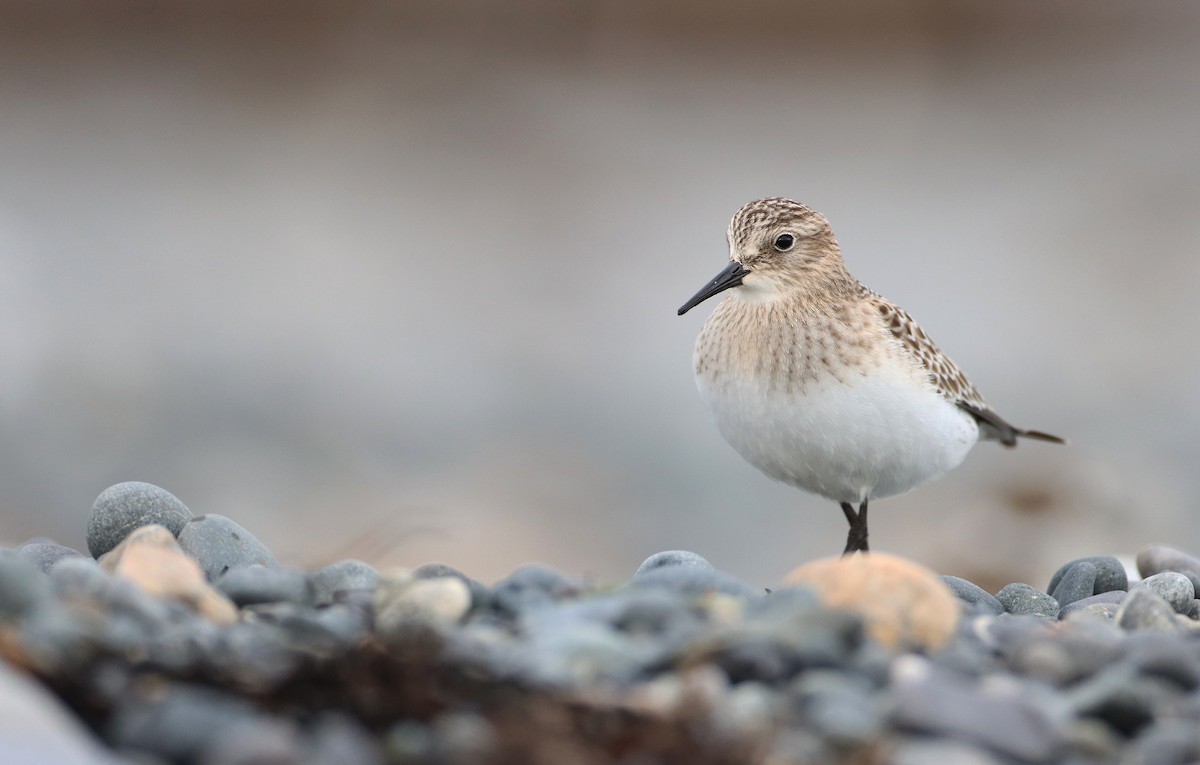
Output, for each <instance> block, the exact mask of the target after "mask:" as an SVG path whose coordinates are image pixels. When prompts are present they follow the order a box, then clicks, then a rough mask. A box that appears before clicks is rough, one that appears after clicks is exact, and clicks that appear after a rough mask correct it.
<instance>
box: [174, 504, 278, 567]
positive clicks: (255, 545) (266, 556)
mask: <svg viewBox="0 0 1200 765" xmlns="http://www.w3.org/2000/svg"><path fill="white" fill-rule="evenodd" d="M176 536H178V537H179V546H180V547H181V548H183V551H184V552H185V553H187V554H188V555H190V556H191V557H193V558H195V559H196V561H197V562H199V564H200V568H202V569H203V570H204V576H205V577H206V578H207V579H208V581H210V582H212V581H215V580H216V579H218V578H220V577H221V576H222V575H223V574H224V573H225V572H226V571H228V570H230V569H232V568H235V567H237V566H251V565H254V564H258V565H260V566H270V567H272V568H276V567H278V566H279V561H277V560H275V556H274V555H272V554H271V551H270V550H268V549H267V547H266V545H264V544H263V543H262V542H260V541H258V539H257V538H255V536H254V535H253V534H251V533H250V532H249V531H246V530H245V529H244V528H242V527H241V526H239V525H238V524H237V523H235V522H234V521H232V520H230V519H229V518H226V517H225V516H223V515H217V514H216V513H209V514H207V515H198V516H196V517H195V518H192V519H191V520H190V521H188V522H187V523H186V524H185V525H184V527H183V529H182V530H181V531H179V532H178V533H177V534H176Z"/></svg>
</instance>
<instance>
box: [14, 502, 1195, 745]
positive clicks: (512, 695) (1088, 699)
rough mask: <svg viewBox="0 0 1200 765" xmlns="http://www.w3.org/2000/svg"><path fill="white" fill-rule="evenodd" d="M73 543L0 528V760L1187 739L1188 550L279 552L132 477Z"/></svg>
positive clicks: (99, 505)
mask: <svg viewBox="0 0 1200 765" xmlns="http://www.w3.org/2000/svg"><path fill="white" fill-rule="evenodd" d="M87 546H88V553H89V554H86V555H85V554H83V553H81V552H78V551H76V550H72V549H70V548H66V547H63V546H61V545H58V544H55V543H53V542H50V541H46V540H39V541H33V542H29V543H26V544H24V545H22V546H20V547H19V548H17V549H14V550H3V551H0V761H2V762H4V763H21V764H22V765H42V764H43V763H46V764H49V763H55V764H56V765H59V764H62V763H67V764H73V763H81V764H85V765H91V764H92V763H97V764H100V763H138V764H139V765H158V764H160V763H181V764H183V765H286V764H289V763H297V764H299V765H326V764H334V763H337V764H340V763H345V764H346V765H407V764H409V763H411V764H413V765H433V764H435V763H463V764H466V763H484V764H491V763H497V764H502V763H503V764H507V763H530V764H535V765H542V764H544V765H560V764H561V765H574V764H576V763H578V764H580V765H609V764H612V765H617V764H620V765H652V764H654V763H694V764H696V765H704V764H706V763H713V764H716V763H727V764H729V765H734V764H739V763H765V764H769V765H792V764H796V765H820V764H821V763H861V764H863V765H866V764H869V763H881V764H882V763H895V764H897V765H1003V764H1006V763H1066V764H1068V765H1084V764H1088V763H1095V764H1100V763H1122V764H1123V763H1145V764H1147V765H1176V764H1178V765H1183V764H1184V763H1194V762H1197V761H1200V621H1197V618H1198V616H1200V601H1197V599H1196V592H1197V587H1198V586H1200V559H1198V558H1196V557H1193V556H1192V555H1190V554H1188V553H1186V552H1183V551H1180V550H1176V549H1173V548H1170V547H1165V546H1156V547H1149V548H1146V549H1144V550H1142V551H1141V552H1140V553H1139V554H1138V555H1137V562H1136V569H1137V570H1136V572H1131V571H1127V568H1126V566H1125V565H1124V564H1123V563H1122V562H1121V561H1120V560H1119V559H1117V558H1115V557H1112V556H1109V555H1095V556H1091V557H1087V558H1080V559H1078V560H1074V561H1070V562H1068V563H1066V564H1064V565H1063V566H1062V568H1061V569H1059V571H1058V572H1057V573H1056V574H1055V575H1054V577H1053V578H1052V579H1051V580H1050V581H1049V582H1048V583H1046V585H1045V586H1044V587H1038V586H1033V585H1030V584H1025V583H1013V584H1009V585H1007V586H1005V587H1004V588H1003V589H1001V590H1000V591H999V592H997V593H996V594H995V595H992V594H990V593H988V592H986V591H984V590H982V589H980V588H979V587H976V586H975V585H973V584H972V583H970V582H968V581H965V580H963V579H958V578H955V577H944V576H937V575H936V574H934V573H932V572H929V571H927V570H925V569H924V568H923V567H921V566H919V565H917V564H915V563H913V562H911V561H906V560H903V559H900V558H896V557H894V556H889V555H885V554H879V553H870V554H867V555H856V556H852V557H850V558H846V559H841V560H838V559H830V560H825V561H815V562H812V563H810V564H806V565H804V566H801V567H800V568H799V569H797V570H796V571H795V572H793V573H792V574H791V575H790V576H789V577H788V579H787V580H786V581H785V582H783V583H781V585H780V586H779V587H778V588H772V590H770V591H763V590H758V589H755V588H752V587H750V586H748V585H746V584H745V583H743V582H741V581H739V580H738V579H737V578H735V577H733V576H730V575H729V574H727V573H724V572H721V571H718V570H716V569H714V568H713V567H712V566H711V565H710V564H709V563H708V562H707V561H705V560H704V559H703V558H701V557H700V556H698V555H696V554H694V553H689V552H684V551H668V552H663V553H659V554H657V555H655V556H652V557H651V558H650V559H648V560H647V561H646V562H645V563H644V564H643V565H642V566H641V567H640V568H639V569H638V570H637V571H636V572H634V573H633V574H632V576H631V578H630V579H629V581H627V582H623V583H619V584H616V585H614V586H607V587H597V586H592V585H586V584H584V583H582V582H580V581H577V580H575V579H573V578H571V577H570V576H567V575H565V574H563V573H561V572H558V571H555V570H552V569H550V568H547V567H544V566H539V565H528V566H523V567H521V568H519V569H517V570H516V571H514V572H512V574H510V575H509V576H508V577H506V578H504V579H502V580H500V581H498V582H495V583H493V584H491V585H486V584H484V583H481V582H479V581H476V580H475V579H473V578H471V577H470V576H469V575H468V574H466V573H463V572H460V571H458V570H456V569H454V568H452V567H450V566H447V565H442V564H429V565H424V566H421V567H419V568H416V569H413V570H386V571H376V570H375V569H374V568H372V567H371V566H369V565H367V564H366V563H363V562H360V561H355V560H346V561H341V562H339V563H335V564H333V565H330V566H326V567H325V568H321V569H318V570H315V571H303V570H300V569H296V568H290V567H287V566H281V565H280V564H279V563H278V561H276V559H275V557H274V556H273V555H272V554H271V552H270V551H269V550H268V549H267V548H266V547H265V546H263V545H262V544H261V543H260V542H258V541H257V540H256V539H255V537H254V536H253V534H251V533H250V532H249V531H247V530H246V529H243V528H242V527H241V526H239V525H238V524H237V523H236V522H234V521H233V520H230V519H228V518H224V517H222V516H218V515H212V514H209V515H199V516H196V515H193V513H192V512H191V511H190V510H189V509H188V508H187V507H186V506H184V504H183V503H182V502H180V501H179V500H178V499H176V498H175V497H174V496H172V495H171V494H170V493H168V492H167V491H164V490H163V489H160V488H158V487H155V486H152V485H149V484H144V483H124V484H118V485H116V486H113V487H111V488H109V489H107V490H105V491H104V492H103V493H102V494H101V495H100V496H99V497H98V498H97V500H96V503H95V505H94V507H93V509H92V513H91V516H90V518H89V522H88V530H87Z"/></svg>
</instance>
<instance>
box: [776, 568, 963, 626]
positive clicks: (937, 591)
mask: <svg viewBox="0 0 1200 765" xmlns="http://www.w3.org/2000/svg"><path fill="white" fill-rule="evenodd" d="M785 583H786V584H788V585H790V586H805V587H810V588H812V589H813V590H815V591H816V593H817V595H818V596H819V597H820V598H821V600H822V602H823V603H825V604H826V605H828V606H831V607H833V608H844V609H848V610H850V611H853V612H855V613H858V614H860V615H861V616H862V617H863V619H864V620H865V623H866V627H867V630H868V631H869V632H870V633H871V634H872V635H873V636H874V637H875V639H876V640H879V641H880V642H881V643H883V644H884V645H887V646H918V647H922V648H927V649H932V648H938V647H940V646H941V645H943V644H944V643H945V642H946V641H947V640H949V639H950V636H951V635H952V634H953V633H954V628H955V626H956V625H957V623H958V617H959V606H958V599H957V598H956V597H955V596H954V594H953V593H952V592H951V591H950V588H949V587H947V586H946V584H945V582H943V581H942V580H941V578H940V577H938V576H937V575H936V574H934V573H933V572H931V571H929V570H928V569H926V568H924V567H923V566H920V565H918V564H916V563H913V562H912V561H908V560H905V559H903V558H900V557H897V556H895V555H888V554H886V553H867V554H864V555H848V556H843V557H840V558H823V559H821V560H817V561H813V562H812V563H807V564H805V565H803V566H801V567H800V568H797V569H795V570H794V571H792V573H790V574H788V576H787V578H786V579H785Z"/></svg>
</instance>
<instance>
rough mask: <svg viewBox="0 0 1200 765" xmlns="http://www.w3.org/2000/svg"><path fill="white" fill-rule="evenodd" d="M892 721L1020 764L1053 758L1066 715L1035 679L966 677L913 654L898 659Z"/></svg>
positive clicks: (1060, 738) (893, 693)
mask: <svg viewBox="0 0 1200 765" xmlns="http://www.w3.org/2000/svg"><path fill="white" fill-rule="evenodd" d="M893 674H894V675H895V678H894V683H893V688H892V702H893V703H892V712H891V721H892V724H893V725H895V726H897V727H899V728H901V729H903V730H911V731H918V732H924V733H933V734H940V735H945V736H948V737H950V738H955V739H959V740H963V741H970V742H974V743H976V744H980V745H982V746H985V747H987V748H988V749H991V750H993V751H995V752H998V753H1000V754H1003V755H1006V756H1008V757H1013V758H1016V759H1018V760H1020V761H1022V762H1026V761H1028V762H1051V761H1053V760H1052V758H1053V757H1054V756H1055V754H1057V753H1058V752H1059V749H1060V747H1061V745H1062V742H1063V741H1064V739H1065V735H1066V726H1067V722H1068V720H1069V717H1068V716H1067V715H1066V714H1065V713H1064V711H1063V710H1062V709H1061V706H1062V705H1061V703H1059V702H1058V700H1057V699H1055V698H1054V697H1053V696H1052V695H1051V694H1050V693H1049V692H1048V691H1046V690H1045V689H1044V688H1043V687H1042V686H1041V685H1040V684H1039V683H1034V682H1030V681H1025V680H1020V679H1018V678H1015V677H1013V678H1006V679H1005V680H1006V682H1001V683H992V684H984V683H981V682H979V681H972V680H966V679H964V678H962V677H960V676H958V675H956V674H954V673H951V672H948V671H946V670H944V669H941V668H939V667H936V666H930V664H929V662H928V661H926V660H924V659H920V658H918V657H916V656H905V657H901V658H900V659H898V660H897V662H896V665H895V668H894V670H893Z"/></svg>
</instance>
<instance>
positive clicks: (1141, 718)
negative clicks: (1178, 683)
mask: <svg viewBox="0 0 1200 765" xmlns="http://www.w3.org/2000/svg"><path fill="white" fill-rule="evenodd" d="M1178 694H1179V690H1178V688H1177V687H1175V686H1174V685H1173V684H1171V683H1170V682H1169V681H1167V680H1164V679H1162V678H1155V677H1152V676H1151V677H1147V676H1140V675H1138V673H1137V670H1136V669H1135V668H1134V667H1133V666H1132V665H1130V664H1126V663H1123V662H1121V663H1115V664H1112V665H1110V666H1108V667H1106V668H1104V669H1103V670H1101V671H1099V672H1097V673H1096V674H1095V675H1093V676H1092V677H1090V678H1088V679H1086V680H1084V681H1083V682H1081V683H1078V684H1077V685H1075V686H1073V687H1072V688H1071V689H1070V690H1069V692H1067V693H1066V694H1065V700H1066V701H1067V702H1068V703H1069V704H1070V706H1071V708H1072V709H1073V710H1074V711H1075V713H1076V714H1078V715H1081V716H1084V717H1094V718H1097V719H1099V720H1103V721H1104V722H1105V723H1107V724H1108V725H1110V726H1111V727H1112V728H1114V729H1115V730H1117V731H1119V732H1120V733H1122V734H1123V735H1125V736H1133V735H1135V734H1136V733H1137V732H1138V731H1139V730H1141V729H1142V728H1143V727H1145V726H1146V725H1147V724H1148V723H1149V722H1151V721H1152V720H1153V719H1154V712H1155V709H1156V708H1157V707H1158V706H1159V704H1161V703H1162V702H1163V701H1164V700H1167V699H1168V698H1170V697H1171V696H1177V695H1178Z"/></svg>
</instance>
